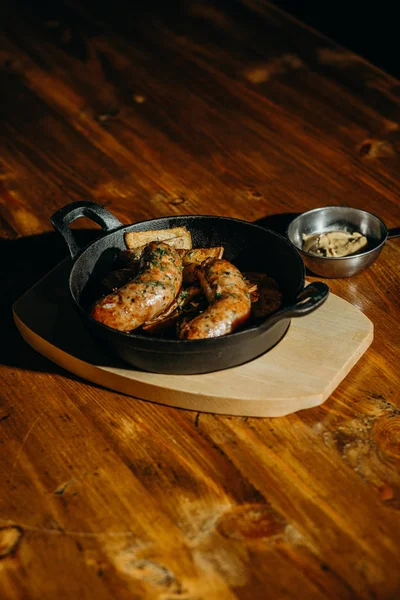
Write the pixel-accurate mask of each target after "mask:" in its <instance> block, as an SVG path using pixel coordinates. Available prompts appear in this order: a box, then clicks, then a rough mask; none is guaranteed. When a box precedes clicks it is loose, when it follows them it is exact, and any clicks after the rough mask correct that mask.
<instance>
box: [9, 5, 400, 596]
mask: <svg viewBox="0 0 400 600" xmlns="http://www.w3.org/2000/svg"><path fill="white" fill-rule="evenodd" d="M142 4H143V5H142V6H141V7H140V8H137V7H136V4H135V3H128V2H122V1H120V0H115V1H114V2H113V3H102V2H99V3H94V2H89V1H86V2H76V1H75V0H67V1H65V2H63V3H60V2H54V3H46V4H43V3H41V2H36V3H28V2H20V1H16V2H13V3H12V2H11V1H9V0H5V1H4V2H2V3H1V6H0V22H1V23H2V30H1V33H0V78H1V80H0V86H1V94H0V237H1V241H0V243H1V249H2V251H3V252H2V264H1V266H2V269H1V290H2V294H1V299H0V302H1V308H2V310H1V317H0V318H1V331H2V344H1V346H0V347H1V361H0V363H1V364H0V444H1V454H0V456H1V459H0V475H1V486H0V597H1V599H2V600H3V599H4V600H16V599H18V600H20V599H22V600H26V599H28V600H30V599H35V600H36V599H40V600H53V599H54V598H57V599H68V600H69V599H75V598H78V597H79V598H81V599H82V600H83V599H85V600H86V599H90V600H91V599H93V598H96V599H98V600H103V599H104V600H108V599H110V600H111V599H116V598H117V599H122V600H125V599H126V600H128V599H129V600H132V599H133V600H137V599H145V600H178V599H179V600H203V599H207V600H214V599H215V600H228V599H229V600H231V599H240V600H256V599H258V598H260V599H273V600H275V599H280V598H296V599H297V598H306V599H307V600H311V599H314V598H315V599H324V600H325V599H332V600H337V599H342V598H343V599H351V598H362V599H364V598H370V599H385V600H397V598H399V596H400V570H399V568H398V566H399V556H400V541H399V540H400V513H399V511H400V473H399V466H400V391H399V390H400V376H399V339H400V302H399V300H400V277H399V275H400V268H399V265H400V245H399V242H398V241H397V240H391V241H389V242H388V243H387V244H386V245H385V247H384V249H383V251H382V254H381V255H380V257H379V259H378V261H377V262H376V263H374V264H373V265H372V266H371V268H370V269H368V270H367V271H366V272H364V273H362V274H360V275H357V276H355V277H353V278H351V279H349V280H331V281H329V285H330V286H331V289H332V291H333V292H334V293H335V294H337V295H339V296H341V297H342V298H344V299H345V300H347V301H349V302H351V303H352V304H354V305H355V306H357V307H358V308H360V309H361V310H362V311H363V312H364V313H365V314H366V315H367V316H368V317H369V318H370V319H371V321H372V322H373V324H374V327H375V338H374V342H373V344H372V346H371V347H370V349H369V351H368V352H367V353H366V354H365V355H364V357H363V358H362V359H361V360H360V361H359V363H358V364H357V365H356V366H355V368H354V369H353V370H352V371H351V373H350V374H349V376H348V377H347V378H346V379H345V381H344V382H343V383H342V384H341V385H340V386H339V387H338V388H337V390H336V391H335V392H334V394H333V395H332V396H331V398H330V399H329V400H328V401H327V402H326V403H325V404H324V405H323V406H322V407H317V408H314V409H310V410H308V411H305V412H302V413H298V414H295V415H291V416H288V417H283V418H280V419H274V420H272V419H252V418H240V417H223V416H215V415H212V414H201V415H200V414H199V413H198V414H196V413H193V412H190V411H184V410H178V409H173V408H168V407H164V406H158V405H153V404H149V403H147V402H142V401H139V400H137V399H134V398H130V397H128V396H124V395H122V394H118V393H114V392H111V391H108V390H105V389H103V388H100V387H95V386H93V385H89V384H87V383H85V382H84V381H82V380H80V379H78V378H76V377H74V376H71V375H69V374H68V373H67V372H65V371H63V370H62V369H60V368H58V367H55V366H54V365H53V364H52V363H50V362H49V361H48V360H46V359H45V358H43V357H41V356H40V355H38V354H37V353H35V352H34V351H33V350H32V349H31V348H30V347H29V346H28V345H27V344H26V343H25V342H24V341H23V340H22V338H21V337H20V335H19V333H18V331H17V330H16V328H15V325H14V324H13V322H12V317H11V304H12V302H13V301H14V300H15V299H17V298H18V297H19V296H20V295H21V293H22V292H24V291H25V290H27V289H28V288H29V287H30V286H31V285H32V284H33V283H34V282H35V281H37V280H38V279H39V277H41V276H42V275H44V274H45V273H46V272H48V271H49V270H50V268H51V267H53V266H54V265H55V264H57V262H59V260H60V259H61V258H62V257H63V256H65V255H66V249H65V247H64V245H63V242H62V240H60V239H59V238H58V237H57V236H56V235H55V233H54V232H53V231H52V228H51V225H50V222H49V217H50V216H51V215H52V214H53V213H54V212H55V210H57V209H58V208H59V207H61V206H63V205H65V204H67V203H68V202H70V201H72V200H79V199H89V200H94V201H97V202H100V203H102V204H104V205H105V206H107V208H109V209H110V210H111V211H112V212H114V213H115V214H116V215H117V216H118V217H119V218H120V219H121V220H122V221H123V222H124V223H129V222H132V221H138V220H141V219H143V218H150V217H155V216H162V215H170V214H181V213H183V214H187V213H195V214H202V213H208V214H223V215H228V216H232V217H239V218H245V219H248V220H251V221H256V220H257V221H259V222H261V223H262V224H265V225H267V226H270V227H272V228H274V229H276V230H280V231H282V228H284V226H285V223H286V222H287V219H288V217H289V216H290V215H293V214H296V213H299V212H302V211H304V210H307V209H310V208H314V207H318V206H324V205H328V204H343V205H345V204H346V205H347V204H349V205H352V206H356V207H360V208H364V209H367V210H370V211H372V212H374V213H376V214H378V215H379V216H380V217H381V218H382V219H383V220H384V221H385V223H386V224H387V226H388V227H389V228H390V227H395V226H399V221H400V210H399V192H400V189H399V188H400V179H399V172H400V156H399V151H400V133H399V131H400V129H399V117H400V106H399V90H400V84H399V82H398V81H397V80H395V79H393V78H392V77H390V76H388V75H386V74H385V73H384V72H382V71H379V70H377V69H375V68H373V67H372V66H371V65H369V64H368V63H366V62H365V61H364V60H363V59H361V58H360V57H358V56H355V55H354V54H352V53H350V52H348V51H346V50H345V49H344V48H341V47H337V46H336V45H335V44H333V43H332V42H330V41H329V40H327V39H325V38H324V37H321V36H319V35H318V34H317V33H315V32H313V31H311V30H310V29H308V28H306V27H303V26H301V25H300V24H299V23H298V22H296V21H294V20H293V19H291V18H288V17H286V16H285V15H284V14H283V13H281V12H280V11H279V10H277V9H276V8H274V7H273V6H271V5H269V4H268V3H265V2H259V1H257V0H235V1H234V2H230V3H228V2H222V1H221V2H214V3H212V2H207V1H205V0H199V1H187V2H177V1H174V2H165V3H163V2H155V1H154V0H148V1H147V2H146V3H142ZM77 227H78V228H79V230H77V231H76V235H77V237H78V238H79V240H80V241H81V242H82V243H83V242H84V241H85V240H86V241H87V240H89V238H91V237H92V236H93V235H94V234H95V232H94V231H93V230H91V229H88V223H87V222H85V221H84V220H82V221H81V222H80V223H79V224H77ZM54 293H55V295H56V294H57V290H55V292H54ZM290 375H291V373H290V365H289V366H288V377H290Z"/></svg>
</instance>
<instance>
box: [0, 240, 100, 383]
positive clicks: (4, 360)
mask: <svg viewBox="0 0 400 600" xmlns="http://www.w3.org/2000/svg"><path fill="white" fill-rule="evenodd" d="M98 233H99V230H97V229H79V230H75V231H74V234H75V237H76V240H77V242H78V244H79V245H80V246H82V247H84V246H86V245H87V244H89V243H90V242H91V241H92V240H94V239H95V238H96V237H97V236H98ZM0 252H1V257H2V261H1V270H0V289H1V295H0V327H1V332H2V343H1V344H0V364H3V365H9V366H15V367H17V368H20V369H28V370H34V371H43V372H51V373H54V372H63V373H65V372H64V371H62V370H61V369H60V368H59V367H57V366H56V365H54V364H53V363H51V362H50V361H49V360H47V359H46V358H44V357H43V356H41V355H40V354H38V353H37V352H36V351H35V350H33V349H32V348H31V347H30V346H29V345H28V344H27V343H26V342H25V341H24V339H23V338H22V337H21V335H20V333H19V331H18V329H17V327H16V326H15V324H14V321H13V317H12V305H13V304H14V302H15V301H16V300H18V298H19V297H20V296H22V295H23V294H24V293H25V292H26V291H27V290H28V289H30V288H31V287H32V286H33V285H34V284H35V283H36V282H37V281H39V279H41V278H42V277H43V276H44V275H46V273H48V272H49V271H50V270H51V269H52V268H53V267H55V266H56V265H57V264H58V263H59V262H60V261H61V260H62V259H63V258H65V257H66V256H68V251H67V249H66V245H65V242H64V240H63V239H62V238H61V236H60V235H59V233H56V232H55V231H54V232H48V233H43V234H40V235H32V236H27V237H23V238H18V239H16V240H10V239H0Z"/></svg>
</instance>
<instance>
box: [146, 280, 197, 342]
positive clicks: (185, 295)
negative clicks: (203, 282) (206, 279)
mask: <svg viewBox="0 0 400 600" xmlns="http://www.w3.org/2000/svg"><path fill="white" fill-rule="evenodd" d="M200 294H201V287H200V285H192V286H190V287H188V288H185V289H183V288H182V289H181V291H180V292H179V293H178V295H177V297H176V298H175V300H174V301H173V302H172V304H170V305H169V307H168V308H167V309H166V310H164V312H162V313H161V314H160V315H158V317H156V318H155V319H152V320H151V321H147V323H144V325H143V326H142V329H143V330H144V331H146V332H147V333H157V332H159V331H162V330H164V329H166V328H168V327H170V326H171V325H174V324H175V323H176V321H177V320H178V318H179V316H180V314H181V310H182V308H183V307H184V306H186V305H187V304H189V303H190V302H191V301H192V300H193V299H194V298H196V296H199V295H200Z"/></svg>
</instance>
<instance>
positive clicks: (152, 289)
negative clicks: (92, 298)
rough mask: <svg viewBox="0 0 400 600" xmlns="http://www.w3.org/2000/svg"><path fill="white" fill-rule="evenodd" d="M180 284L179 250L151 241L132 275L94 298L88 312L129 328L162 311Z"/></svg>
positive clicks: (115, 326) (98, 319)
mask: <svg viewBox="0 0 400 600" xmlns="http://www.w3.org/2000/svg"><path fill="white" fill-rule="evenodd" d="M181 285H182V260H181V258H180V256H179V255H178V253H177V252H176V251H175V250H174V249H173V248H171V247H170V246H168V245H167V244H164V243H163V242H151V243H150V244H148V245H147V246H146V248H145V250H144V251H143V254H142V258H141V260H140V269H139V273H138V275H137V276H136V277H135V279H133V280H132V281H130V282H129V283H127V284H126V285H124V286H122V287H121V288H120V289H119V290H118V291H117V292H115V293H113V294H108V296H105V297H104V298H101V299H100V300H99V301H98V302H96V304H95V305H94V307H93V310H92V313H91V315H92V317H93V318H94V319H96V320H97V321H100V323H103V324H104V325H108V327H112V328H113V329H118V330H119V331H125V332H128V331H132V330H133V329H136V328H137V327H139V326H140V325H142V324H143V323H145V322H146V321H149V320H150V319H154V317H156V316H157V315H159V314H160V313H161V312H163V310H165V309H166V308H167V307H168V306H169V305H170V304H171V302H172V301H173V300H174V298H175V296H176V294H177V293H178V291H179V289H180V287H181Z"/></svg>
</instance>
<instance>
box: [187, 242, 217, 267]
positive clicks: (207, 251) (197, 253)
mask: <svg viewBox="0 0 400 600" xmlns="http://www.w3.org/2000/svg"><path fill="white" fill-rule="evenodd" d="M223 253H224V248H223V246H215V247H214V248H193V250H189V251H188V252H185V254H184V256H183V258H182V264H183V266H185V265H191V264H196V265H200V264H201V263H202V262H203V261H204V260H206V258H222V255H223Z"/></svg>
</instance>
